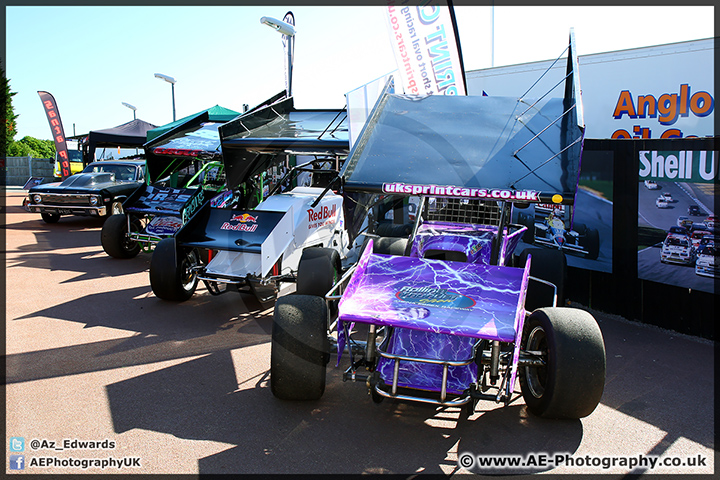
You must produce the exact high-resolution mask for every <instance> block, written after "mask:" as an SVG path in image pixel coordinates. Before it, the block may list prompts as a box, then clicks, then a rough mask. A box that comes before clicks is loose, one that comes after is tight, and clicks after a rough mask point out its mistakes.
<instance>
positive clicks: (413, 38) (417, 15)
mask: <svg viewBox="0 0 720 480" xmlns="http://www.w3.org/2000/svg"><path fill="white" fill-rule="evenodd" d="M395 3H397V2H395V0H388V9H387V14H388V16H387V20H388V29H389V32H390V37H391V43H392V46H393V52H394V54H395V60H396V63H397V67H398V73H399V76H400V81H401V83H402V85H403V88H404V90H405V93H407V94H410V95H465V78H464V77H465V75H464V73H463V66H462V56H461V54H460V46H459V44H458V43H457V38H456V33H455V25H454V22H453V18H452V10H451V8H450V6H449V5H444V6H437V5H427V3H429V2H421V4H420V5H413V6H409V5H408V6H403V5H397V6H396V5H395ZM403 3H405V2H403Z"/></svg>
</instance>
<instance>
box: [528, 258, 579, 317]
mask: <svg viewBox="0 0 720 480" xmlns="http://www.w3.org/2000/svg"><path fill="white" fill-rule="evenodd" d="M528 254H529V255H532V260H531V263H530V275H532V276H533V277H537V278H540V279H542V280H545V281H547V282H550V283H552V284H554V285H555V286H556V287H557V298H558V305H560V304H562V302H563V299H564V298H565V297H563V291H564V287H565V274H566V270H567V259H566V258H565V254H564V253H563V252H562V251H560V250H546V249H544V248H526V249H525V250H523V252H522V253H521V254H520V262H519V263H520V266H521V267H524V266H525V264H526V263H527V257H528ZM552 294H553V290H552V288H551V287H550V286H549V285H545V284H543V283H540V282H536V281H534V280H530V282H529V283H528V288H527V293H526V294H525V310H528V311H530V312H532V311H533V310H535V309H536V308H540V307H549V306H552V298H553V297H552Z"/></svg>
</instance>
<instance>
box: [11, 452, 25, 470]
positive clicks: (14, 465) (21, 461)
mask: <svg viewBox="0 0 720 480" xmlns="http://www.w3.org/2000/svg"><path fill="white" fill-rule="evenodd" d="M10 470H25V455H10Z"/></svg>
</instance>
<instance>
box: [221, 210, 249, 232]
mask: <svg viewBox="0 0 720 480" xmlns="http://www.w3.org/2000/svg"><path fill="white" fill-rule="evenodd" d="M230 222H239V223H230ZM257 227H258V224H257V216H253V215H250V214H249V213H241V214H238V215H233V216H232V217H230V221H227V222H224V223H223V224H222V225H221V226H220V230H233V231H235V232H254V231H255V230H257Z"/></svg>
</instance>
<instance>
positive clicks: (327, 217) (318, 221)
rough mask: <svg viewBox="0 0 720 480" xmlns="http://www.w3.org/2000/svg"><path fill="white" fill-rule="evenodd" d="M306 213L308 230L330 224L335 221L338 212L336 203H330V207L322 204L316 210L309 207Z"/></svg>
mask: <svg viewBox="0 0 720 480" xmlns="http://www.w3.org/2000/svg"><path fill="white" fill-rule="evenodd" d="M307 213H308V230H312V229H313V228H320V227H324V226H325V225H330V224H332V223H333V222H334V221H335V218H336V217H337V213H338V209H337V204H335V205H332V206H331V207H328V206H327V205H324V206H321V207H320V208H318V209H316V210H313V209H312V208H309V209H308V211H307Z"/></svg>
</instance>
